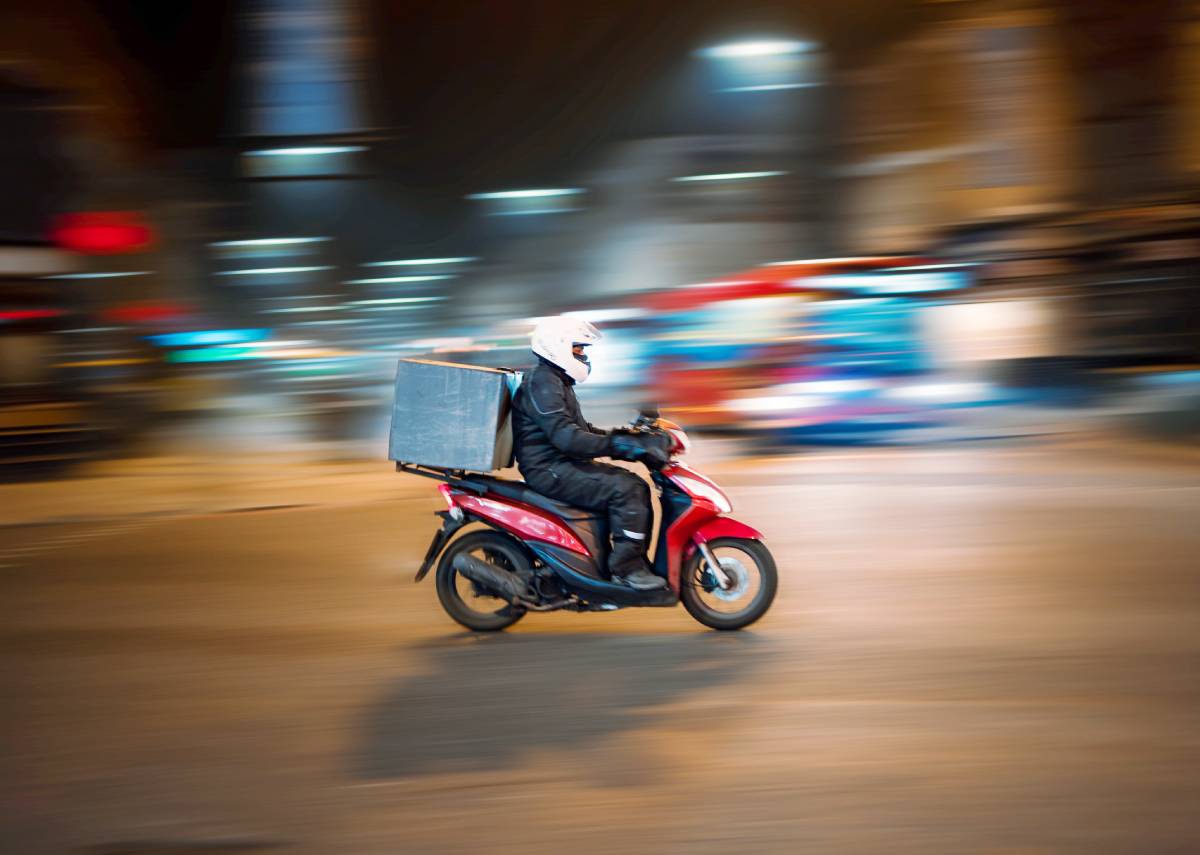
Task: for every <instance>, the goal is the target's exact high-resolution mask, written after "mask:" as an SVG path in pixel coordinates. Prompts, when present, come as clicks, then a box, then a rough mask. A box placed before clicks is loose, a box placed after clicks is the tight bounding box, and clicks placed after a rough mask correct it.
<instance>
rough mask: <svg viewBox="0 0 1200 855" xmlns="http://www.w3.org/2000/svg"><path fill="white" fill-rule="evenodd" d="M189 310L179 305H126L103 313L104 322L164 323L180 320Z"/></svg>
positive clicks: (186, 315)
mask: <svg viewBox="0 0 1200 855" xmlns="http://www.w3.org/2000/svg"><path fill="white" fill-rule="evenodd" d="M190 312H191V310H190V309H189V308H188V307H187V306H184V305H182V304H179V303H126V304H124V305H121V306H114V307H113V308H111V309H107V310H105V311H104V313H103V315H102V317H103V318H104V319H105V320H106V321H112V322H116V323H127V324H147V323H165V322H170V321H178V320H182V319H184V318H186V317H188V315H189V314H190Z"/></svg>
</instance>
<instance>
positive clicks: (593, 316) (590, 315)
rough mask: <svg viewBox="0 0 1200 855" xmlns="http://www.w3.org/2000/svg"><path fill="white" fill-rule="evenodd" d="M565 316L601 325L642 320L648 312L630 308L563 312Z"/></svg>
mask: <svg viewBox="0 0 1200 855" xmlns="http://www.w3.org/2000/svg"><path fill="white" fill-rule="evenodd" d="M563 314H564V315H565V316H566V317H568V318H583V319H584V320H587V321H591V322H592V323H594V324H601V323H604V322H606V321H629V320H633V319H634V318H642V317H645V316H646V310H645V309H635V308H633V307H629V308H625V309H591V310H587V311H580V312H563Z"/></svg>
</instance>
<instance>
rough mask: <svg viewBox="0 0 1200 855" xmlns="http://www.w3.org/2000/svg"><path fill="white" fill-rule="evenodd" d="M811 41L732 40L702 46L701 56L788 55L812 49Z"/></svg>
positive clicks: (726, 57)
mask: <svg viewBox="0 0 1200 855" xmlns="http://www.w3.org/2000/svg"><path fill="white" fill-rule="evenodd" d="M814 47H815V46H814V45H813V44H812V43H811V42H801V41H793V40H790V39H774V40H764V41H746V42H732V43H730V44H724V45H717V46H715V47H710V48H704V49H703V50H701V51H700V55H701V56H705V57H708V58H709V59H750V58H758V57H764V56H788V55H792V54H798V53H805V52H807V51H810V50H813V49H814Z"/></svg>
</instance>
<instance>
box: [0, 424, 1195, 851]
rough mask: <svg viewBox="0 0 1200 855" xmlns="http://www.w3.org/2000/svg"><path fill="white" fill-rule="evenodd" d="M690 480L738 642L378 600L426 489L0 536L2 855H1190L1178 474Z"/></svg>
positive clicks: (959, 473)
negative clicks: (772, 593) (763, 563)
mask: <svg viewBox="0 0 1200 855" xmlns="http://www.w3.org/2000/svg"><path fill="white" fill-rule="evenodd" d="M720 479H721V480H722V482H723V483H724V484H725V485H726V486H727V487H728V489H729V492H730V493H731V495H732V497H733V499H734V503H735V506H736V507H735V516H738V517H740V518H743V519H745V520H746V521H748V522H751V523H752V524H754V525H756V526H757V527H759V528H761V529H763V530H764V531H765V532H766V534H767V537H768V543H769V545H770V546H771V548H772V549H773V551H774V552H775V554H776V557H777V559H778V563H779V566H780V571H781V585H780V594H779V598H778V600H777V601H776V604H775V607H774V609H773V610H772V611H771V613H770V614H769V615H768V616H767V617H766V618H765V619H764V620H763V621H762V622H761V623H760V624H758V625H756V626H755V627H754V628H753V630H752V631H746V632H742V633H736V634H721V633H714V632H710V631H706V630H704V629H703V628H702V627H700V626H699V625H698V624H696V623H694V622H692V621H691V619H690V618H688V616H687V614H686V613H685V612H683V611H682V610H681V609H678V610H645V611H638V610H627V611H622V612H619V613H614V614H594V615H575V614H552V615H532V616H529V617H528V618H526V619H525V620H524V621H523V622H522V623H520V624H519V625H518V626H517V627H515V628H514V629H513V630H510V631H509V632H507V633H504V634H500V635H492V636H474V635H471V634H468V633H463V632H461V631H459V630H458V629H457V628H456V626H455V625H454V624H452V623H451V622H450V621H449V619H448V618H447V617H445V616H444V615H443V614H442V612H441V611H440V609H439V607H438V605H437V601H436V598H435V595H434V589H433V585H432V582H431V580H427V581H426V582H425V583H423V584H421V585H419V586H417V585H413V584H412V582H411V575H412V571H413V569H414V568H415V566H416V564H417V562H418V561H419V558H420V555H421V553H422V552H423V550H424V548H425V545H426V543H427V541H428V538H429V535H430V534H431V532H432V530H433V525H434V518H433V517H432V516H431V515H430V514H431V511H433V510H434V509H436V508H437V507H438V503H437V501H436V500H435V494H434V493H433V491H432V487H431V486H430V489H429V490H428V491H427V492H426V491H422V490H413V489H408V490H407V492H404V493H402V494H399V493H398V494H397V496H396V497H395V498H390V499H385V500H377V499H375V498H372V500H371V501H370V502H368V503H361V504H356V503H354V502H346V501H341V502H339V503H337V504H335V505H328V506H326V505H322V504H316V505H308V506H305V507H299V508H293V509H286V508H285V509H279V510H266V511H257V512H246V513H213V514H207V515H196V514H184V515H176V516H171V517H145V518H143V517H139V518H135V519H131V520H130V521H129V522H122V521H120V520H116V521H109V522H106V523H104V524H102V525H101V524H99V523H86V522H84V523H73V524H60V525H42V526H33V525H21V526H11V527H8V528H4V529H0V552H3V560H2V561H0V564H5V565H6V566H5V567H4V568H3V569H2V570H0V588H2V592H0V595H2V606H0V617H2V620H0V686H2V687H3V691H2V692H0V697H2V701H0V704H2V707H0V710H2V715H3V722H2V734H3V745H4V750H3V753H2V755H0V798H2V800H3V804H4V811H3V818H2V825H0V851H3V852H6V853H19V855H40V853H60V852H92V853H151V852H153V853H160V855H174V853H186V852H194V851H206V852H215V853H223V852H224V853H235V852H252V851H253V852H264V853H272V852H279V853H281V855H291V853H314V855H317V853H319V855H326V853H354V855H373V853H380V854H381V855H382V853H398V852H405V853H484V852H487V853H513V855H517V853H520V855H530V853H592V852H595V853H613V852H619V853H742V852H769V853H795V852H838V853H847V852H850V853H854V852H864V853H874V852H886V853H942V852H945V853H1005V855H1015V853H1022V855H1028V853H1059V852H1063V853H1097V852H1122V853H1123V852H1128V853H1159V852H1164V853H1165V852H1190V851H1197V850H1200V774H1197V771H1196V770H1197V769H1198V768H1200V680H1198V679H1197V662H1198V661H1200V659H1198V655H1200V582H1198V578H1197V577H1198V575H1200V558H1198V556H1200V461H1198V460H1197V458H1195V457H1191V458H1188V459H1184V458H1181V457H1175V456H1172V455H1171V454H1169V453H1165V452H1164V453H1162V454H1158V453H1149V452H1143V451H1142V450H1131V449H1128V448H1124V447H1121V446H1118V445H1110V444H1103V443H1091V444H1086V443H1074V444H1073V443H1055V444H1053V445H1045V446H1029V447H1015V446H989V445H980V446H977V447H962V448H957V449H925V450H908V451H905V450H899V449H897V450H876V451H866V450H863V451H841V452H828V453H816V454H809V455H803V456H796V457H787V458H775V459H757V460H751V461H746V462H743V463H739V464H733V463H730V464H726V465H725V466H724V468H723V469H722V470H721V474H720ZM61 486H62V488H63V489H64V490H69V489H70V482H63V484H62V485H61ZM205 847H207V848H205ZM256 847H258V848H256Z"/></svg>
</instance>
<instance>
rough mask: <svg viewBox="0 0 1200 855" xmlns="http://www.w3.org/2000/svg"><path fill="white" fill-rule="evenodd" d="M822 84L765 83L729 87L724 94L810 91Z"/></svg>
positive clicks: (723, 90)
mask: <svg viewBox="0 0 1200 855" xmlns="http://www.w3.org/2000/svg"><path fill="white" fill-rule="evenodd" d="M820 85H821V84H820V83H813V82H809V83H763V84H760V85H758V86H727V87H725V88H724V89H722V90H721V91H722V92H774V91H776V90H779V89H809V88H812V87H814V86H820Z"/></svg>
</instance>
